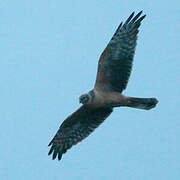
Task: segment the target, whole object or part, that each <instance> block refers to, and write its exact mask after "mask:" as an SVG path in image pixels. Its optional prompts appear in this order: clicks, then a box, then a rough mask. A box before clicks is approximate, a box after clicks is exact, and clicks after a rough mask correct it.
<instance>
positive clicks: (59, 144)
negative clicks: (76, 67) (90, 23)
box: [48, 11, 158, 160]
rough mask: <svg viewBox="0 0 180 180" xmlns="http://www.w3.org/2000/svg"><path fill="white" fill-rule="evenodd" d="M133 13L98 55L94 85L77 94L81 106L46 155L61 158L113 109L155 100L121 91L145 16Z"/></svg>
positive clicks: (149, 104)
mask: <svg viewBox="0 0 180 180" xmlns="http://www.w3.org/2000/svg"><path fill="white" fill-rule="evenodd" d="M141 14H142V11H141V12H139V13H138V14H137V15H134V12H133V13H132V14H131V15H130V16H129V17H128V19H127V20H126V21H125V23H123V22H121V24H120V25H119V27H118V28H117V30H116V32H115V34H114V35H113V37H112V39H111V40H110V42H109V43H108V45H107V47H106V48H105V50H104V52H103V53H102V54H101V56H100V59H99V63H98V70H97V77H96V82H95V85H94V88H93V89H92V90H91V91H89V92H88V93H86V94H83V95H81V96H80V97H79V102H80V103H82V104H83V105H82V106H81V107H80V108H79V109H77V110H76V111H75V112H74V113H72V114H71V115H70V116H68V117H67V118H66V119H65V120H64V122H63V123H62V124H61V126H60V128H59V130H58V131H57V133H56V135H55V136H54V138H53V139H52V141H51V142H50V143H49V146H51V148H50V151H49V153H48V155H50V154H52V159H55V158H56V157H57V158H58V160H61V158H62V155H63V154H64V153H65V152H66V151H67V150H68V149H70V148H71V147H72V146H73V145H75V144H77V143H78V142H80V141H82V140H83V139H84V138H86V137H87V136H88V135H89V134H90V133H92V132H93V131H94V130H95V128H97V127H98V126H99V125H100V124H101V123H102V122H103V121H104V120H105V119H106V118H107V117H108V116H109V115H110V114H111V113H112V112H113V108H115V107H121V106H127V107H131V108H137V109H144V110H149V109H151V108H154V107H155V106H156V104H157V103H158V100H157V99H156V98H136V97H129V96H125V95H123V94H122V91H123V90H125V89H126V86H127V83H128V80H129V77H130V74H131V69H132V64H133V57H134V53H135V48H136V42H137V34H138V32H139V30H138V29H139V27H140V24H141V21H142V20H143V19H144V18H145V16H146V15H143V16H142V15H141Z"/></svg>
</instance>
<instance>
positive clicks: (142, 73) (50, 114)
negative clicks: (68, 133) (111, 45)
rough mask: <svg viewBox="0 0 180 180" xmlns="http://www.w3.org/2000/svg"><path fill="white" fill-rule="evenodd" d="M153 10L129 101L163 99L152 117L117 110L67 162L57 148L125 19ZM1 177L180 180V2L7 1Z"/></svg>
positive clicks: (0, 13)
mask: <svg viewBox="0 0 180 180" xmlns="http://www.w3.org/2000/svg"><path fill="white" fill-rule="evenodd" d="M140 10H143V11H144V13H145V14H146V15H147V17H146V18H145V20H144V21H143V23H142V26H141V28H140V33H139V39H138V44H137V49H136V55H135V59H134V66H133V71H132V74H131V78H130V81H129V84H128V87H127V89H126V91H125V92H124V94H126V95H130V96H136V97H157V98H158V99H159V104H158V106H157V108H155V109H153V110H151V111H142V110H136V109H130V108H118V109H115V110H114V112H113V114H112V115H111V116H110V117H109V118H108V119H107V120H106V121H105V122H104V123H103V124H102V125H101V126H100V127H99V128H98V129H97V130H96V131H95V132H94V133H93V134H92V135H90V136H89V137H88V138H87V139H86V140H84V141H83V142H81V143H79V144H78V145H77V146H74V147H73V148H72V149H71V150H69V151H68V152H67V153H66V154H65V155H64V156H63V159H62V161H60V162H58V161H57V160H56V161H52V160H51V157H48V156H47V153H48V150H49V148H48V146H47V145H48V143H49V142H50V140H51V139H52V137H53V136H54V135H55V133H56V131H57V129H58V127H59V125H60V124H61V123H62V121H63V120H64V119H65V118H66V117H67V116H68V115H69V114H71V113H72V112H74V111H75V110H76V109H77V108H78V107H79V103H78V97H79V96H80V95H81V94H82V93H84V92H87V91H88V90H90V89H91V88H92V87H93V85H94V81H95V77H96V71H97V62H98V57H99V56H100V54H101V52H102V51H103V49H104V48H105V46H106V45H107V43H108V41H109V40H110V38H111V37H112V35H113V33H114V31H115V30H116V28H117V26H118V25H119V23H120V22H121V21H122V20H125V19H126V18H127V17H128V16H129V15H130V14H131V12H132V11H136V12H139V11H140ZM0 17H1V18H0V27H1V28H0V37H1V40H0V42H1V43H0V49H1V60H0V62H1V68H0V69H1V71H0V84H1V88H0V99H1V102H0V119H1V131H0V138H1V141H0V147H1V153H0V179H1V180H12V179H13V180H21V179H22V180H24V179H26V180H32V179H39V180H49V179H53V180H56V179H64V180H72V179H73V180H74V179H78V180H92V179H93V180H99V179H103V180H109V179H114V180H119V179H123V180H152V179H153V180H159V179H163V180H166V179H167V180H169V179H171V180H177V179H180V153H179V152H180V143H179V139H180V110H179V107H180V98H179V94H180V87H179V84H180V61H179V58H180V51H179V42H180V33H179V30H180V3H179V1H178V0H172V1H163V0H159V1H155V0H151V1H141V0H139V1H138V0H135V1H127V0H121V1H120V0H114V1H112V0H111V1H110V0H106V1H103V0H98V1H95V0H91V1H82V0H76V1H72V0H66V1H65V0H53V1H47V0H43V1H42V0H38V1H35V0H31V1H30V0H17V1H8V0H3V1H2V0H0Z"/></svg>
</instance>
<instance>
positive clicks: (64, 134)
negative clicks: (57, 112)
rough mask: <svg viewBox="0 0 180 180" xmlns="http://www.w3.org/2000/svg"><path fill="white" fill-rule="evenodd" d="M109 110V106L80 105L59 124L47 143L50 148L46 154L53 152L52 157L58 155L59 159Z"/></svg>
mask: <svg viewBox="0 0 180 180" xmlns="http://www.w3.org/2000/svg"><path fill="white" fill-rule="evenodd" d="M111 112H112V109H111V108H89V107H88V106H87V105H83V106H81V107H80V108H79V109H78V110H77V111H76V112H74V113H73V114H72V115H70V116H69V117H68V118H67V119H66V120H65V121H64V122H63V123H62V124H61V126H60V128H59V130H58V132H57V133H56V135H55V136H54V138H53V139H52V141H51V142H50V143H49V146H51V149H50V151H49V153H48V155H50V154H52V153H53V156H52V159H55V158H56V156H57V155H58V160H61V157H62V154H63V153H65V152H66V151H67V150H68V149H69V148H71V147H72V146H73V145H75V144H77V143H78V142H80V141H81V140H83V139H84V138H86V137H87V136H88V135H89V134H90V133H91V132H93V131H94V129H95V128H97V127H98V126H99V125H100V124H101V123H102V122H103V121H104V120H105V119H106V118H107V117H108V116H109V115H110V114H111Z"/></svg>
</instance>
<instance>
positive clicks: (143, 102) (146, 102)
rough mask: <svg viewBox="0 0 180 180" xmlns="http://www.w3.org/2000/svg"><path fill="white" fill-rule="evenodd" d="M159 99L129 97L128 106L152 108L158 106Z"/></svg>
mask: <svg viewBox="0 0 180 180" xmlns="http://www.w3.org/2000/svg"><path fill="white" fill-rule="evenodd" d="M157 103H158V100H157V99H156V98H134V97H129V99H128V104H127V106H128V107H132V108H137V109H145V110H150V109H152V108H154V107H155V106H156V104H157Z"/></svg>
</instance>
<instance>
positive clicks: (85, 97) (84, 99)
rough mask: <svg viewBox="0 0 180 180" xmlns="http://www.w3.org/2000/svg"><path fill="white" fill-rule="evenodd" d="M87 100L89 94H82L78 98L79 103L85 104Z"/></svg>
mask: <svg viewBox="0 0 180 180" xmlns="http://www.w3.org/2000/svg"><path fill="white" fill-rule="evenodd" d="M89 99H90V97H89V94H83V95H81V96H80V97H79V103H82V104H87V103H88V101H89Z"/></svg>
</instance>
